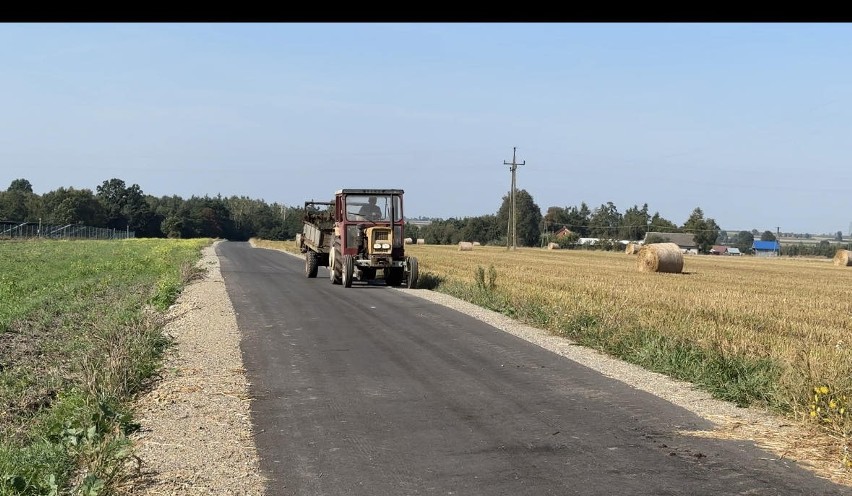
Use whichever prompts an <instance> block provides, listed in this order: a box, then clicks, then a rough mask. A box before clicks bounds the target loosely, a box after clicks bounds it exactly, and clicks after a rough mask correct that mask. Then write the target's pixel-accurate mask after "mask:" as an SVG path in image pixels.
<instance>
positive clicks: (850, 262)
mask: <svg viewBox="0 0 852 496" xmlns="http://www.w3.org/2000/svg"><path fill="white" fill-rule="evenodd" d="M834 265H839V266H840V267H849V266H852V252H850V251H849V250H837V252H836V253H835V254H834Z"/></svg>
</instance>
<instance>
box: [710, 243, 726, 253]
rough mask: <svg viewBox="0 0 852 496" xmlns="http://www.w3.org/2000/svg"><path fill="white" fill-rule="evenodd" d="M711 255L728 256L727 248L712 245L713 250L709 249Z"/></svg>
mask: <svg viewBox="0 0 852 496" xmlns="http://www.w3.org/2000/svg"><path fill="white" fill-rule="evenodd" d="M710 254H711V255H728V254H729V253H728V247H727V246H722V245H713V248H710Z"/></svg>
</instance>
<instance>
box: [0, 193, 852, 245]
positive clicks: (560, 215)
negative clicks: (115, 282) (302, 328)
mask: <svg viewBox="0 0 852 496" xmlns="http://www.w3.org/2000/svg"><path fill="white" fill-rule="evenodd" d="M515 205H516V209H517V213H516V220H517V223H516V232H517V244H518V245H519V246H546V245H547V244H548V243H550V242H556V243H558V244H559V245H560V246H561V247H563V248H576V247H578V246H580V245H579V244H578V241H579V239H580V238H598V239H600V240H601V242H600V243H598V244H597V245H593V246H584V247H585V248H591V249H620V248H621V246H620V245H619V244H618V243H616V241H620V240H624V241H639V240H642V239H644V238H645V235H646V233H649V232H658V233H692V234H693V235H694V237H695V242H696V244H697V245H698V246H699V251H701V252H702V253H709V251H710V249H711V248H712V246H713V245H715V244H725V245H727V246H733V247H737V248H739V249H740V251H741V252H743V253H750V252H751V249H752V243H753V242H754V240H755V239H758V238H759V239H761V240H764V241H771V240H775V235H774V234H773V233H772V232H771V231H764V232H763V233H760V232H758V231H757V230H752V231H739V232H733V233H728V232H727V231H725V230H722V229H721V228H720V227H719V225H718V224H717V223H716V221H715V220H714V219H713V218H707V217H705V216H704V212H703V211H702V209H701V208H700V207H696V208H695V209H694V210H693V211H692V213H691V214H690V215H689V217H688V218H687V219H686V220H685V221H684V222H683V223H682V224H680V225H678V224H676V223H675V222H672V221H671V220H669V219H666V218H664V217H662V216H661V215H660V213H659V212H654V213H651V211H650V209H649V208H648V204H647V203H645V204H643V205H642V206H639V205H633V206H632V207H630V208H628V209H626V210H625V211H624V212H620V211H619V210H618V207H616V205H615V204H614V203H612V202H607V203H605V204H601V205H600V206H598V207H597V208H590V207H589V206H588V205H587V204H586V203H585V202H581V203H580V205H579V206H565V207H557V206H551V207H548V208H547V210H546V211H545V212H544V214H542V210H541V208H540V207H539V206H538V205H537V204H536V203H535V200H534V199H533V197H532V195H531V194H530V193H529V192H528V191H526V190H524V189H521V190H518V191H516V194H515ZM303 214H304V209H303V207H292V206H286V205H283V204H280V203H271V204H270V203H267V202H266V201H264V200H257V199H251V198H248V197H245V196H239V197H238V196H231V197H228V198H225V197H222V196H221V195H219V196H216V197H210V196H204V197H198V196H192V197H190V198H189V199H183V198H181V197H180V196H175V195H173V196H162V197H155V196H152V195H146V194H145V193H144V192H143V191H142V189H141V188H140V187H139V185H138V184H132V185H130V186H128V185H127V184H125V182H124V181H122V180H121V179H116V178H113V179H109V180H106V181H104V182H103V183H102V184H101V185H99V186H98V187H97V188H96V189H95V191H92V190H90V189H75V188H59V189H56V190H54V191H50V192H48V193H45V194H43V195H37V194H35V193H33V188H32V184H31V183H30V182H29V181H28V180H26V179H15V180H14V181H12V183H11V184H10V185H9V187H8V188H7V190H6V191H0V221H15V222H43V223H45V224H54V225H66V224H82V225H87V226H91V227H104V228H112V229H121V230H124V229H127V230H130V231H134V232H135V235H136V236H137V237H173V238H193V237H213V238H226V239H233V240H246V239H249V238H251V237H260V238H264V239H270V240H285V239H293V238H294V237H295V236H296V234H297V233H300V232H301V231H302V219H303ZM510 214H511V208H510V196H509V194H508V193H507V194H506V195H505V196H503V198H502V203H501V205H500V207H499V208H498V210H497V212H496V213H494V214H486V215H481V216H476V217H465V218H450V219H446V220H445V219H437V220H433V221H432V222H431V223H430V224H428V225H420V226H418V225H415V224H412V223H407V224H406V226H405V233H406V234H405V235H406V237H409V238H412V239H417V238H422V239H424V241H425V242H426V243H428V244H445V245H446V244H458V243H459V242H460V241H471V242H473V241H476V242H479V243H481V244H483V245H498V246H506V244H507V241H506V240H507V232H508V227H509V216H510ZM563 228H565V229H567V230H568V231H570V232H569V233H568V234H565V235H562V236H557V235H556V234H557V233H558V232H559V231H560V230H562V229H563ZM662 240H663V239H662V238H661V239H659V240H656V241H662ZM836 241H842V237H841V233H839V232H838V233H837V237H836ZM837 247H838V245H837V244H834V243H829V242H827V241H824V242H821V243H818V244H817V243H797V244H789V245H785V246H783V247H782V254H785V255H792V256H797V255H801V256H809V255H818V256H829V257H831V256H833V255H834V251H835V250H836V249H837ZM850 248H852V246H850Z"/></svg>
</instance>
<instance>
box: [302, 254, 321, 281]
mask: <svg viewBox="0 0 852 496" xmlns="http://www.w3.org/2000/svg"><path fill="white" fill-rule="evenodd" d="M318 267H319V264H318V262H317V252H315V251H313V250H308V251H306V252H305V275H306V276H308V277H310V278H313V277H316V276H317V268H318Z"/></svg>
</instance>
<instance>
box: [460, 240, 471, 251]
mask: <svg viewBox="0 0 852 496" xmlns="http://www.w3.org/2000/svg"><path fill="white" fill-rule="evenodd" d="M459 251H473V243H470V242H468V241H459Z"/></svg>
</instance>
